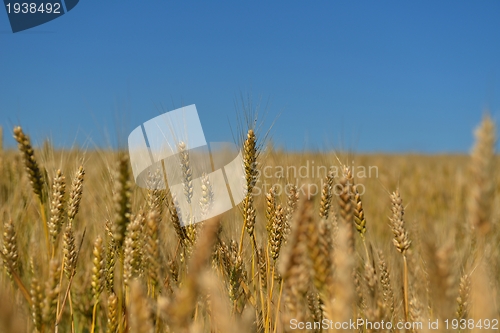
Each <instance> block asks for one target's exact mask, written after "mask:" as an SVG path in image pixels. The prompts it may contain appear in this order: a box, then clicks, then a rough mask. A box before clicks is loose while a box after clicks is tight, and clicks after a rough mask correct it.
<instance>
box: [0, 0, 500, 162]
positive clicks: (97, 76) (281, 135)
mask: <svg viewBox="0 0 500 333" xmlns="http://www.w3.org/2000/svg"><path fill="white" fill-rule="evenodd" d="M0 41H1V42H0V125H2V126H3V127H4V132H6V133H5V134H4V136H5V137H6V138H5V141H6V142H7V144H11V145H12V144H13V142H14V141H13V139H11V134H10V130H11V128H12V126H13V125H16V124H21V125H22V126H23V127H24V128H25V129H26V130H27V131H28V133H30V135H31V136H32V137H33V139H35V140H38V141H39V142H40V141H42V140H43V138H44V137H46V136H51V137H52V138H53V139H54V140H55V141H56V143H57V144H58V145H65V146H70V145H71V144H72V143H73V142H74V141H77V142H79V143H84V142H87V143H89V144H90V146H92V145H98V146H106V145H107V143H108V142H111V143H113V144H116V141H117V138H118V137H121V138H122V139H123V138H126V137H127V135H128V133H129V132H130V130H132V129H133V128H135V127H136V126H138V125H139V124H141V123H143V122H144V121H146V120H148V119H150V118H152V117H154V116H155V115H158V114H159V113H161V112H162V110H164V111H168V110H171V109H173V108H176V107H180V106H183V105H189V104H196V106H197V108H198V112H199V114H200V118H201V122H202V125H203V127H204V130H205V135H206V137H207V140H208V141H228V140H229V141H231V140H232V137H231V131H230V127H229V124H232V126H233V129H234V127H235V125H236V123H237V120H236V119H237V118H236V113H237V111H236V110H237V108H236V107H235V104H237V103H239V102H240V96H241V95H242V94H243V95H245V96H247V95H248V94H251V95H252V98H253V101H254V103H255V104H257V103H258V102H259V100H260V101H261V102H262V105H263V106H262V108H261V113H264V112H266V117H265V119H264V128H265V127H268V126H269V125H270V124H271V123H272V122H273V121H274V120H275V119H276V118H278V119H277V121H276V123H275V125H274V127H273V128H272V131H271V137H272V140H273V141H274V142H275V143H276V144H277V145H279V146H283V147H286V148H288V149H307V148H313V149H327V148H348V149H352V150H357V151H364V152H366V151H370V152H376V151H388V152H404V151H418V152H431V153H433V152H467V151H469V149H470V147H471V145H472V142H473V138H472V129H473V128H474V127H475V126H476V125H477V123H478V122H479V120H480V118H481V114H482V112H483V111H484V110H485V108H486V107H489V108H490V110H491V113H492V115H493V117H494V118H495V119H496V120H497V121H498V120H499V115H500V113H499V110H500V77H499V75H500V2H499V1H370V2H368V1H366V2H364V1H363V2H362V1H315V2H305V1H279V2H278V1H245V2H243V1H159V0H149V1H139V0H135V1H131V0H127V1H125V0H120V1H118V0H114V1H111V0H103V1H89V0H82V1H80V3H79V4H78V5H77V6H76V7H75V8H74V9H73V10H72V11H70V12H69V13H67V14H66V15H63V16H62V17H60V18H58V19H55V20H53V21H51V22H49V23H46V24H44V25H41V26H39V27H35V28H33V29H30V30H27V31H25V32H19V33H16V34H13V33H12V32H11V30H10V26H9V23H8V19H7V14H6V12H5V11H4V10H3V9H0ZM117 132H119V133H121V134H117ZM120 135H121V136H120ZM108 138H109V139H108Z"/></svg>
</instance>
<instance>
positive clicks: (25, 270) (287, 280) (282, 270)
mask: <svg viewBox="0 0 500 333" xmlns="http://www.w3.org/2000/svg"><path fill="white" fill-rule="evenodd" d="M471 129H472V127H471ZM10 133H11V135H13V136H14V138H15V139H16V141H17V142H18V148H19V149H18V150H14V149H2V148H1V146H2V145H1V143H0V175H1V177H0V209H1V211H0V217H1V219H2V221H1V222H2V223H1V225H2V227H1V228H2V241H1V253H2V260H1V262H2V273H1V275H0V295H1V296H0V299H1V302H0V332H12V333H17V332H44V333H48V332H61V333H65V332H109V333H111V332H119V333H123V332H131V333H143V332H144V333H146V332H147V333H152V332H155V333H156V332H221V333H226V332H227V333H229V332H240V333H243V332H266V333H271V332H273V333H274V332H295V331H297V332H334V331H339V332H340V331H342V332H482V331H498V328H499V323H498V320H499V318H500V303H499V302H500V283H499V281H500V248H499V244H500V196H499V193H500V191H499V190H500V179H499V178H498V177H497V173H496V170H497V169H496V163H497V161H498V156H496V155H495V144H496V130H495V124H494V122H493V121H492V119H491V117H490V116H488V115H485V116H484V117H483V120H482V122H481V124H479V125H478V127H477V128H476V129H475V132H474V134H475V144H474V146H473V147H472V149H471V154H470V156H467V155H417V154H396V155H390V154H356V153H353V152H325V153H319V152H302V153H296V152H285V151H281V150H279V149H274V148H273V147H272V146H271V145H268V144H265V142H264V140H263V139H262V138H260V136H259V133H258V131H254V130H253V129H252V128H248V129H247V130H245V131H244V133H242V136H241V149H242V151H243V156H244V170H245V181H244V186H245V190H246V196H245V199H244V200H243V202H242V203H240V204H239V205H238V207H237V208H235V209H232V210H230V211H228V212H226V213H224V214H222V215H220V216H218V217H216V218H212V219H210V220H207V221H204V222H202V223H197V224H192V225H187V226H185V227H183V226H182V225H181V222H180V219H179V216H178V214H177V210H176V199H175V198H173V197H172V196H171V195H170V193H169V192H168V191H166V190H157V189H155V187H154V186H151V188H150V189H142V188H139V187H137V186H136V185H135V183H134V180H133V177H132V175H131V172H132V171H131V168H130V162H129V158H128V156H127V154H126V152H124V151H111V150H80V149H76V148H75V149H71V150H69V149H62V150H57V149H54V148H53V146H52V145H51V144H50V143H49V142H47V143H46V144H44V145H43V146H41V147H40V148H33V146H32V142H31V140H30V138H29V136H28V134H27V133H25V132H24V131H23V130H22V128H20V127H15V128H14V129H13V130H12V132H10ZM4 135H7V134H6V133H4ZM0 137H1V136H0ZM184 157H185V158H183V159H182V163H183V170H185V172H186V173H185V183H184V186H185V188H186V191H187V192H186V193H189V191H190V190H191V191H192V188H190V186H191V184H192V178H190V173H189V170H190V165H189V154H187V153H186V154H185V155H184ZM156 177H158V175H150V178H149V180H148V181H149V182H150V183H151V184H154V182H155V181H157V178H156ZM204 184H205V185H206V186H205V187H204V192H203V193H204V196H203V200H206V201H204V203H207V202H209V201H210V200H217V198H214V197H213V196H212V195H211V193H210V183H209V182H206V183H204Z"/></svg>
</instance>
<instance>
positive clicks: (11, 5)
mask: <svg viewBox="0 0 500 333" xmlns="http://www.w3.org/2000/svg"><path fill="white" fill-rule="evenodd" d="M63 1H64V0H63ZM63 1H61V0H52V1H51V0H45V1H43V0H20V1H19V0H18V1H16V0H4V1H3V2H4V4H5V10H6V11H7V15H8V17H9V21H10V27H11V28H12V32H19V31H23V30H26V29H30V28H33V27H36V26H38V25H41V24H44V23H47V22H49V21H52V20H53V19H56V18H58V17H59V16H62V15H64V14H65V11H64V5H65V6H66V12H69V11H70V10H71V9H73V8H74V7H75V6H76V5H77V4H78V1H79V0H65V1H64V3H63Z"/></svg>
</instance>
